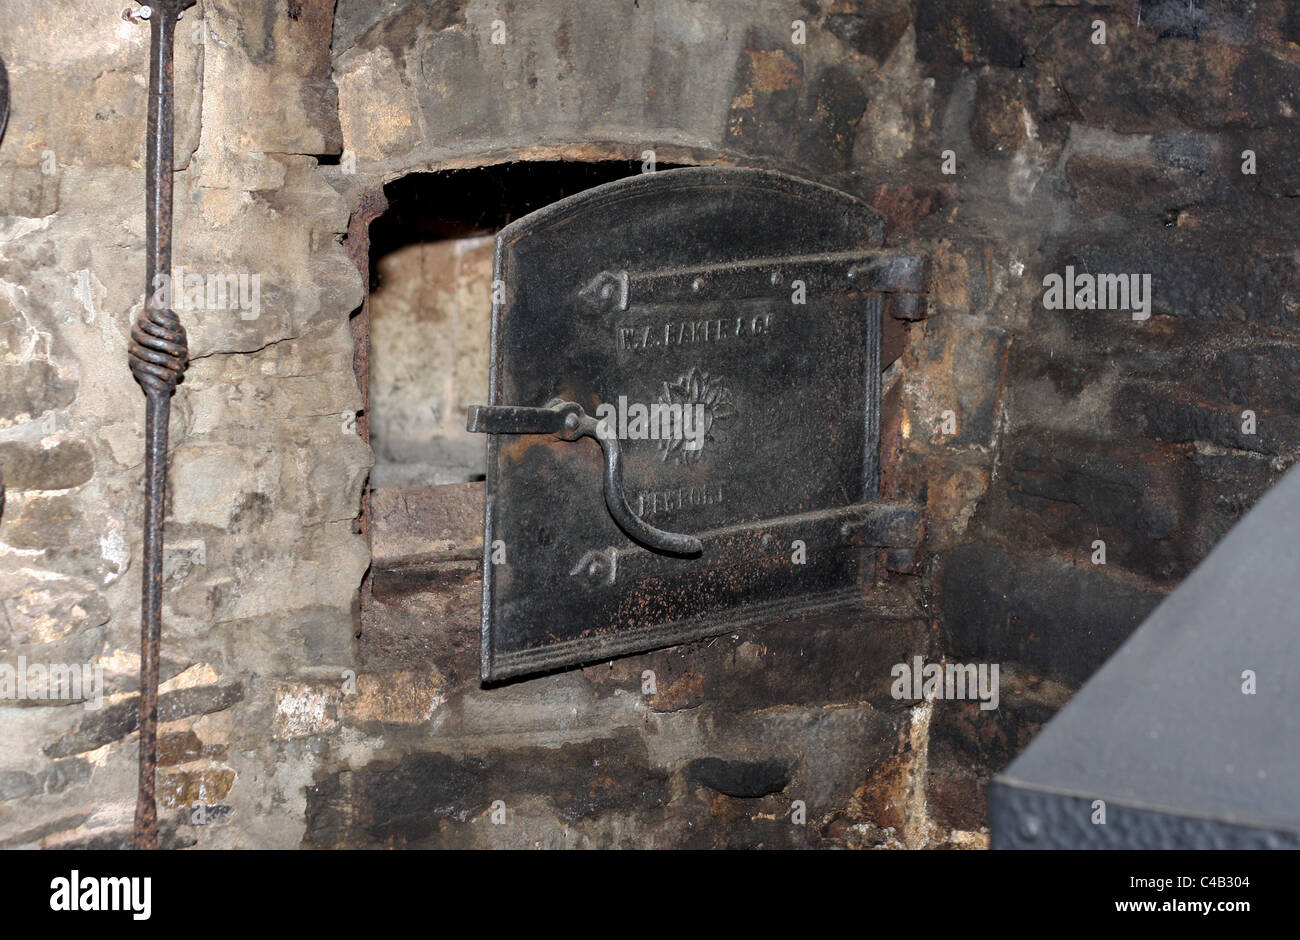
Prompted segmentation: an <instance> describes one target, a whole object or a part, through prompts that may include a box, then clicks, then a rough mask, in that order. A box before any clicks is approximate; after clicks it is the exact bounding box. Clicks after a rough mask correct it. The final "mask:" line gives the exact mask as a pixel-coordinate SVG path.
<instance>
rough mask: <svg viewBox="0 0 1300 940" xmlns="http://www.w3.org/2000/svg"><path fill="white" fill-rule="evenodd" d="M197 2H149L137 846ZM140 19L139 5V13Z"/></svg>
mask: <svg viewBox="0 0 1300 940" xmlns="http://www.w3.org/2000/svg"><path fill="white" fill-rule="evenodd" d="M193 3H194V0H151V2H150V3H149V4H147V5H145V9H148V10H149V11H150V12H149V15H148V17H147V18H148V20H149V37H150V38H149V111H148V119H147V130H146V134H147V143H146V183H145V187H146V193H147V197H146V203H145V255H146V267H147V280H146V286H145V303H144V308H143V309H142V310H141V312H140V315H139V317H138V318H137V319H136V322H135V324H134V325H133V326H132V327H131V343H130V347H129V350H128V358H129V360H130V364H131V372H132V373H133V374H134V375H135V379H136V381H137V382H139V383H140V387H141V388H142V389H143V390H144V393H145V492H144V564H143V573H142V576H141V582H142V583H141V611H140V768H139V770H140V783H139V794H138V797H137V800H136V808H135V830H134V843H135V847H136V848H137V849H156V848H157V847H158V807H157V803H156V801H155V798H154V781H155V776H156V772H157V766H158V655H159V646H160V644H161V637H162V575H163V557H162V555H163V516H164V514H165V512H166V503H167V423H168V419H169V418H170V415H171V396H172V392H173V391H174V390H175V388H176V385H177V383H178V382H180V380H181V375H182V374H183V373H184V371H185V366H186V364H187V362H188V356H189V352H188V348H187V346H186V342H185V329H184V327H182V326H181V322H180V318H179V317H177V316H176V314H175V313H174V312H173V311H172V310H171V308H170V299H171V289H170V281H171V256H172V147H173V137H174V124H173V115H172V78H173V72H172V51H173V42H174V39H175V35H176V20H177V19H179V17H180V15H181V13H182V12H183V11H184V10H185V9H186V8H187V7H190V6H192V5H193ZM140 15H141V16H144V9H142V10H141V11H140Z"/></svg>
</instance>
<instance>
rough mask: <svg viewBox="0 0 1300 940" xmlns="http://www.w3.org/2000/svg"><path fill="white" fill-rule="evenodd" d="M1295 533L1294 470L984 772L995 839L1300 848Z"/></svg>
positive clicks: (1298, 488)
mask: <svg viewBox="0 0 1300 940" xmlns="http://www.w3.org/2000/svg"><path fill="white" fill-rule="evenodd" d="M1298 531H1300V469H1293V470H1291V472H1289V473H1288V474H1287V475H1286V476H1285V477H1283V478H1282V480H1281V481H1280V482H1279V483H1278V484H1277V485H1276V486H1275V487H1274V488H1273V489H1272V490H1270V491H1269V492H1268V494H1266V495H1265V497H1264V498H1263V499H1262V500H1261V501H1260V503H1259V504H1258V505H1257V506H1256V507H1255V508H1254V509H1253V510H1252V511H1251V512H1250V513H1249V514H1248V515H1247V516H1246V517H1245V518H1244V519H1243V520H1242V521H1241V522H1239V523H1238V524H1237V525H1236V526H1235V527H1234V528H1233V529H1232V531H1230V532H1229V533H1228V535H1227V536H1226V537H1225V538H1224V539H1223V540H1222V541H1221V542H1220V543H1219V544H1218V545H1217V546H1215V548H1214V550H1213V551H1212V552H1211V553H1210V555H1209V556H1208V557H1207V558H1206V559H1205V560H1204V561H1203V562H1202V563H1201V564H1200V565H1199V566H1198V567H1197V568H1196V570H1195V571H1193V572H1192V574H1191V575H1190V576H1189V577H1188V578H1187V579H1186V580H1185V581H1184V582H1183V583H1182V584H1181V585H1180V586H1179V587H1178V589H1177V590H1176V591H1174V593H1173V594H1171V595H1170V596H1169V597H1168V598H1166V599H1165V601H1164V602H1163V603H1161V605H1160V606H1159V607H1157V608H1156V610H1155V611H1154V612H1153V613H1152V614H1151V616H1150V617H1149V618H1148V619H1147V620H1146V622H1145V623H1143V624H1142V626H1141V627H1139V628H1138V630H1137V631H1136V632H1135V633H1134V634H1133V636H1132V637H1130V638H1129V640H1128V641H1127V642H1126V643H1125V644H1124V645H1123V646H1122V647H1121V648H1120V649H1119V650H1118V651H1117V652H1116V653H1115V655H1114V656H1112V657H1111V659H1110V660H1109V661H1108V662H1107V663H1106V665H1105V666H1103V667H1102V669H1101V670H1100V671H1099V672H1098V673H1097V674H1096V675H1095V676H1093V677H1092V679H1090V680H1089V681H1088V683H1087V684H1086V685H1085V686H1084V687H1083V688H1082V689H1081V690H1080V691H1079V692H1078V693H1077V694H1076V695H1075V697H1074V698H1073V699H1072V700H1071V701H1070V703H1069V705H1067V706H1066V707H1065V708H1064V709H1062V710H1061V712H1060V713H1058V714H1057V716H1056V717H1055V718H1054V719H1053V720H1052V721H1051V722H1050V723H1049V724H1048V725H1047V726H1046V727H1045V728H1044V729H1043V730H1042V731H1041V732H1040V733H1039V735H1038V736H1037V737H1036V738H1035V739H1034V740H1033V742H1032V743H1031V744H1030V745H1029V747H1028V748H1026V749H1025V750H1024V752H1022V753H1021V754H1020V756H1019V757H1017V758H1016V760H1015V761H1014V762H1012V764H1011V766H1010V767H1008V768H1007V770H1006V771H1005V772H1004V773H1003V774H1002V775H1001V776H1000V777H998V778H996V779H995V780H994V783H993V787H992V789H991V792H990V813H989V815H990V823H991V826H992V843H993V846H994V847H995V848H1028V847H1041V848H1048V847H1057V848H1089V847H1096V848H1102V847H1106V848H1150V847H1166V848H1212V847H1213V848H1217V847H1247V846H1263V847H1279V848H1280V847H1289V848H1296V847H1300V670H1297V665H1298V664H1300V607H1298V606H1297V605H1296V601H1295V584H1296V572H1297V571H1300V539H1297V538H1296V533H1297V532H1298ZM1248 673H1249V674H1248ZM1252 682H1253V686H1252ZM1252 689H1253V692H1252ZM1097 800H1101V801H1103V802H1104V804H1105V811H1106V817H1105V823H1104V824H1101V823H1099V822H1094V821H1093V820H1094V812H1095V810H1094V806H1093V804H1094V802H1095V801H1097Z"/></svg>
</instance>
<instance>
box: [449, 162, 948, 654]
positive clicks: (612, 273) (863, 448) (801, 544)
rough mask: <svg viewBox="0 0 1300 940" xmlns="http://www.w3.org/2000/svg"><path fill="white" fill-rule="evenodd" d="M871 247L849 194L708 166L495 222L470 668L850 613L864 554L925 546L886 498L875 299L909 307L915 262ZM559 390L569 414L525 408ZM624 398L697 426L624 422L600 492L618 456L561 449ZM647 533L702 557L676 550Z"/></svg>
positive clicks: (916, 525) (543, 403) (907, 516)
mask: <svg viewBox="0 0 1300 940" xmlns="http://www.w3.org/2000/svg"><path fill="white" fill-rule="evenodd" d="M881 239H882V226H881V222H880V219H879V217H878V216H877V215H876V214H875V213H874V212H873V210H871V209H870V208H869V207H867V206H865V205H863V204H861V203H859V202H857V201H856V200H854V199H853V198H852V197H850V196H847V195H846V194H844V193H840V192H837V191H835V190H831V189H828V188H826V187H823V186H819V185H816V184H813V183H808V182H805V181H801V180H795V179H792V178H790V177H786V176H782V175H780V174H775V173H768V172H761V171H755V170H730V169H717V168H695V169H686V170H674V171H667V172H662V173H657V174H650V175H646V176H642V177H637V178H634V179H629V180H622V181H619V182H615V183H610V184H607V185H605V186H600V187H597V188H595V189H592V190H588V191H587V192H584V193H581V194H579V195H578V196H575V197H572V198H570V199H566V200H563V201H561V202H559V203H556V204H554V205H552V206H550V207H548V208H546V209H543V210H541V211H540V212H536V213H533V214H532V215H530V216H527V217H525V218H523V219H520V220H519V221H517V222H515V223H512V224H511V225H509V226H507V227H506V228H505V229H504V230H503V231H502V232H501V234H500V236H499V237H498V242H497V258H496V273H495V275H494V278H495V280H496V281H497V282H499V284H500V285H501V287H502V290H501V292H500V293H501V296H499V297H496V298H494V310H493V348H492V367H491V383H490V389H491V390H490V395H491V401H490V407H488V408H480V409H478V410H477V411H475V412H472V414H471V429H478V430H488V431H492V432H494V433H492V434H491V437H490V439H489V444H488V472H487V498H486V506H485V513H484V517H485V534H484V550H483V557H484V563H483V572H484V602H483V603H484V606H483V625H482V657H483V661H482V672H483V677H484V678H485V679H489V680H493V679H500V678H504V677H507V676H511V675H517V674H521V673H525V672H532V671H538V670H542V669H548V668H554V667H556V666H563V665H571V664H576V663H581V662H587V661H595V660H600V659H605V658H608V657H609V656H612V655H615V654H619V653H626V652H633V651H637V650H644V649H651V648H654V647H656V646H664V645H669V644H671V643H676V642H681V641H683V640H688V639H695V638H698V637H701V636H707V635H713V634H718V633H723V632H726V631H729V630H731V629H734V628H735V627H737V626H740V625H743V624H752V623H760V622H768V621H771V620H775V619H779V618H782V617H787V616H793V615H797V614H802V613H808V612H814V611H821V610H827V609H831V608H835V607H840V606H844V605H848V604H854V603H857V602H860V600H861V598H862V582H863V580H864V573H866V572H869V571H872V570H873V569H874V560H875V555H876V550H877V547H886V546H888V547H899V548H910V547H915V546H916V545H917V544H918V543H919V541H920V539H921V526H920V516H919V513H918V512H917V510H916V509H915V507H912V506H906V505H888V506H886V505H882V504H880V503H879V502H878V500H879V438H880V426H879V420H880V397H881V393H880V365H881V363H880V358H881V318H882V311H883V308H884V300H885V299H886V298H890V299H893V300H895V301H901V302H902V304H903V306H904V307H905V308H910V307H915V306H917V305H918V304H919V299H920V298H921V297H922V296H923V293H924V289H925V273H926V272H925V265H924V263H923V260H922V259H920V258H918V257H915V256H912V255H906V254H900V253H897V252H887V251H883V250H881V249H880V243H881ZM913 298H916V299H915V300H914V299H913ZM557 401H558V402H564V403H568V404H569V407H570V409H580V411H581V414H578V413H577V412H576V411H573V410H566V409H564V408H561V409H559V411H558V413H556V414H554V415H551V417H552V418H553V419H554V420H551V421H549V422H540V421H535V420H534V421H521V420H517V419H521V418H536V416H537V415H538V414H539V413H543V412H549V411H550V406H551V405H552V404H554V403H555V402H557ZM630 403H640V404H643V405H647V406H648V405H650V404H654V403H660V404H680V405H682V406H684V407H695V406H699V407H700V408H702V409H703V413H704V415H705V418H706V420H705V422H704V427H705V428H706V433H704V434H703V436H702V437H701V438H700V439H699V440H697V441H695V442H694V446H692V447H691V448H685V447H681V446H677V444H675V443H673V442H671V441H665V440H664V439H662V438H660V439H655V438H649V439H647V438H644V437H639V436H638V435H636V434H624V433H623V432H624V430H625V429H624V427H623V426H622V424H620V426H619V428H618V436H619V440H618V441H617V445H618V454H619V457H620V459H621V462H622V463H621V470H622V476H623V481H622V484H621V485H619V486H617V487H614V486H612V485H611V481H610V470H609V468H610V458H609V450H610V449H611V448H606V449H605V453H602V450H601V448H598V447H596V446H593V445H592V444H591V443H590V442H586V441H574V440H573V438H576V437H579V436H581V431H582V418H583V417H584V416H585V417H586V419H587V421H589V422H591V423H592V425H593V427H592V428H591V430H592V432H593V433H592V434H591V435H589V436H594V437H596V438H597V440H598V442H599V443H601V444H602V445H604V444H605V441H604V440H603V439H602V435H598V434H596V433H595V428H594V424H595V419H594V418H593V417H591V416H596V417H600V418H603V419H605V421H606V422H608V421H610V420H611V418H610V416H609V412H608V408H609V407H626V406H627V405H628V404H630ZM602 407H603V408H604V409H606V410H604V411H602V410H600V409H602ZM569 418H573V419H574V420H575V421H576V422H577V424H576V426H573V427H571V426H568V425H567V424H565V423H564V422H563V421H561V420H560V419H569ZM476 419H477V421H478V423H479V425H480V426H479V427H477V428H475V427H474V424H475V420H476ZM512 422H513V423H512ZM570 423H572V422H570ZM678 443H680V442H678ZM602 475H603V477H604V479H605V486H604V488H603V489H602V486H601V484H600V483H599V482H598V481H599V480H601V479H602ZM624 486H625V487H626V504H630V505H627V510H628V513H627V515H628V516H630V517H631V519H629V518H626V517H622V518H620V513H619V511H618V505H617V504H618V503H619V502H620V501H623V500H624V497H623V496H622V495H621V493H622V490H623V488H624ZM612 490H617V491H618V493H619V494H620V495H618V498H617V499H614V500H610V499H607V498H606V496H607V495H608V494H609V493H610V492H611V491H612ZM638 521H642V522H644V523H646V524H648V525H649V526H653V527H656V528H659V529H661V530H664V531H665V532H668V533H680V534H681V535H683V536H685V537H693V538H695V539H698V540H699V542H700V547H701V550H700V551H699V552H698V553H690V554H685V555H683V554H681V553H680V552H675V551H671V550H668V551H665V550H664V549H665V548H669V546H666V545H657V544H656V542H655V539H654V538H651V539H649V540H647V539H645V538H637V537H636V535H637V532H636V525H637V522H638ZM629 529H631V530H632V531H631V533H629ZM642 534H644V533H642ZM647 544H648V545H649V546H650V547H647Z"/></svg>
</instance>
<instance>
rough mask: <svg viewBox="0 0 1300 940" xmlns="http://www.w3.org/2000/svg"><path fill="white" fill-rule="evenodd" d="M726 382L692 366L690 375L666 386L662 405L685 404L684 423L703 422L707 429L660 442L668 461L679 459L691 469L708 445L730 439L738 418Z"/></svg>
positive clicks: (683, 408) (665, 459)
mask: <svg viewBox="0 0 1300 940" xmlns="http://www.w3.org/2000/svg"><path fill="white" fill-rule="evenodd" d="M722 382H723V379H722V378H721V377H720V376H716V375H709V374H708V373H707V372H702V371H700V370H699V369H698V368H696V367H695V366H692V367H691V371H690V372H687V373H685V374H684V375H682V376H680V377H679V378H678V379H677V380H676V381H675V382H665V383H664V385H663V391H661V392H660V393H659V401H660V403H661V404H665V405H681V406H682V420H683V422H692V421H697V420H698V421H702V422H703V427H692V428H691V430H692V432H693V433H689V434H683V435H676V436H673V437H669V438H662V439H660V441H659V451H660V456H661V457H662V458H663V460H664V462H667V461H669V460H676V461H677V462H678V463H683V464H686V465H687V466H689V465H691V464H693V463H695V462H696V461H698V460H699V459H700V455H701V454H702V453H703V452H704V446H705V445H706V444H707V443H709V442H710V441H719V440H725V439H726V431H727V427H728V425H730V424H731V422H732V421H733V420H734V419H735V417H736V408H735V405H734V404H733V403H732V401H731V391H730V390H729V389H728V388H727V387H726V386H724V385H723V384H722ZM696 406H699V407H696Z"/></svg>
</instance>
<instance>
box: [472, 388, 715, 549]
mask: <svg viewBox="0 0 1300 940" xmlns="http://www.w3.org/2000/svg"><path fill="white" fill-rule="evenodd" d="M466 429H467V430H469V431H471V432H478V433H483V434H554V435H556V436H557V437H558V438H559V439H560V440H562V441H576V440H578V439H580V438H583V437H589V438H591V439H592V440H594V441H597V442H598V443H599V444H600V449H601V451H603V452H604V454H605V473H604V482H603V483H602V486H601V491H602V492H603V493H604V495H605V508H606V509H608V510H609V515H610V517H611V518H612V519H613V520H614V523H615V525H617V526H618V527H619V528H620V529H622V530H623V534H624V535H626V536H627V537H628V538H630V539H631V540H632V541H634V542H636V543H637V544H638V545H642V546H644V547H646V548H649V549H651V550H653V551H659V552H666V553H668V554H673V555H698V554H699V553H700V550H701V549H702V548H703V545H701V544H700V540H699V539H697V538H695V536H693V535H683V534H681V533H678V532H665V531H664V530H663V529H660V528H658V527H656V526H652V525H651V524H650V523H648V522H646V521H645V520H644V519H642V518H641V517H640V516H639V515H637V513H636V512H634V511H633V509H632V507H631V506H629V505H628V501H627V494H626V493H625V492H624V491H623V452H622V449H621V448H620V447H619V444H618V438H617V437H616V436H615V434H614V431H612V430H610V428H609V426H608V424H606V423H605V422H603V421H597V420H596V419H595V418H593V417H591V416H590V415H589V414H587V413H586V412H585V411H583V410H582V406H581V405H579V404H577V403H575V402H571V401H562V402H555V403H553V404H551V405H548V406H547V407H545V408H520V407H514V406H510V405H496V406H486V405H474V406H472V407H471V408H470V410H469V421H468V422H467V423H466Z"/></svg>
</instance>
